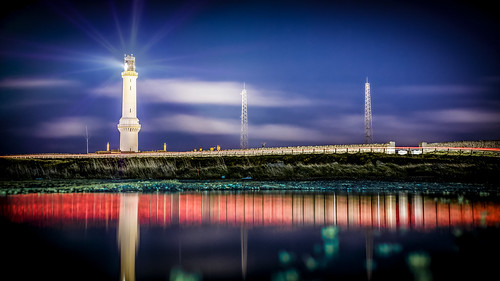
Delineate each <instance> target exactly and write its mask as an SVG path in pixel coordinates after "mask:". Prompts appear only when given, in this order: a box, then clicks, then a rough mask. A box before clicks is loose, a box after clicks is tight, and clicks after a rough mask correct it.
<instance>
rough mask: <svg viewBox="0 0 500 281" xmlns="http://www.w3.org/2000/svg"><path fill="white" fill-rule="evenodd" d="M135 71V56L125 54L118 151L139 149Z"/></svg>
mask: <svg viewBox="0 0 500 281" xmlns="http://www.w3.org/2000/svg"><path fill="white" fill-rule="evenodd" d="M137 76H138V74H137V72H135V57H134V56H133V55H127V56H125V64H124V71H123V72H122V78H123V101H122V118H121V119H120V122H119V123H118V130H119V131H120V151H122V152H138V151H139V131H140V130H141V125H140V124H139V119H137V91H136V80H137Z"/></svg>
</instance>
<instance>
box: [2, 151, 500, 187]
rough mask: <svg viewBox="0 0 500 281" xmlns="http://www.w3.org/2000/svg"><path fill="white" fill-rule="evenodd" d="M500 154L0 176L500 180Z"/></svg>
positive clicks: (178, 164) (121, 162) (93, 164)
mask: <svg viewBox="0 0 500 281" xmlns="http://www.w3.org/2000/svg"><path fill="white" fill-rule="evenodd" d="M498 171H500V157H493V156H471V155H463V156H457V155H432V154H424V155H418V156H417V155H405V156H402V155H388V154H383V153H357V154H330V155H327V154H301V155H281V156H280V155H263V156H248V157H241V156H238V157H235V156H221V157H175V158H170V157H127V158H117V157H110V158H91V157H89V158H64V159H18V158H0V179H1V180H29V179H242V178H251V179H254V180H316V179H325V180H335V179H349V180H351V179H352V180H396V181H400V180H401V181H448V182H477V183H500V179H499V177H498Z"/></svg>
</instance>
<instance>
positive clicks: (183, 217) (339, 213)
mask: <svg viewBox="0 0 500 281" xmlns="http://www.w3.org/2000/svg"><path fill="white" fill-rule="evenodd" d="M137 196H138V199H139V200H138V207H137V208H138V210H137V213H138V220H139V224H141V225H161V226H169V225H177V224H179V225H185V226H187V225H200V224H215V225H234V226H237V225H245V226H303V225H318V226H322V225H338V226H341V227H347V228H357V227H369V228H388V229H397V228H412V229H433V228H437V227H449V226H464V227H467V226H471V227H477V226H498V225H499V224H500V204H497V203H493V202H489V201H474V202H469V201H463V200H462V201H459V200H458V199H449V198H448V199H445V198H437V199H435V197H427V196H423V195H417V194H406V193H401V194H378V195H377V194H374V195H355V194H334V193H326V194H307V193H284V194H277V193H242V194H235V193H175V194H138V195H137ZM120 198H121V197H120V194H115V193H112V194H111V193H91V194H88V193H87V194H85V193H72V194H26V195H13V196H7V197H5V198H3V199H2V209H1V211H2V215H3V216H4V217H6V218H8V219H9V220H11V221H13V222H16V223H30V224H35V225H39V226H61V227H62V226H67V225H85V226H99V225H112V226H116V224H117V223H118V218H119V213H120V200H121V199H120Z"/></svg>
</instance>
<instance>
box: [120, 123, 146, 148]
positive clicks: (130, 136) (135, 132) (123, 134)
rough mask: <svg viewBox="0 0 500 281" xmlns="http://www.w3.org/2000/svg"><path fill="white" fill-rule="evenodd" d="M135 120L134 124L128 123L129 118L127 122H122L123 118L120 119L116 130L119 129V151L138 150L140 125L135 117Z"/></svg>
mask: <svg viewBox="0 0 500 281" xmlns="http://www.w3.org/2000/svg"><path fill="white" fill-rule="evenodd" d="M135 120H137V123H136V124H130V123H132V122H130V121H131V120H127V121H129V122H126V123H128V124H123V123H122V121H123V118H122V119H120V124H118V131H120V151H121V152H139V131H140V130H141V125H140V124H139V119H137V118H135ZM135 120H134V121H135ZM124 123H125V122H124ZM133 123H135V122H133Z"/></svg>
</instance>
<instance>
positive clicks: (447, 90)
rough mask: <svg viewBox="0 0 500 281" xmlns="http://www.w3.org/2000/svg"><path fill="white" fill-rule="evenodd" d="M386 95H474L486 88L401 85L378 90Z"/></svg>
mask: <svg viewBox="0 0 500 281" xmlns="http://www.w3.org/2000/svg"><path fill="white" fill-rule="evenodd" d="M379 90H380V91H383V92H385V93H388V94H402V95H405V94H408V95H419V94H422V95H432V94H434V95H435V94H438V95H454V94H476V93H482V92H485V91H487V88H485V87H482V86H477V85H461V84H444V85H403V86H388V87H383V88H381V89H379Z"/></svg>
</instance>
